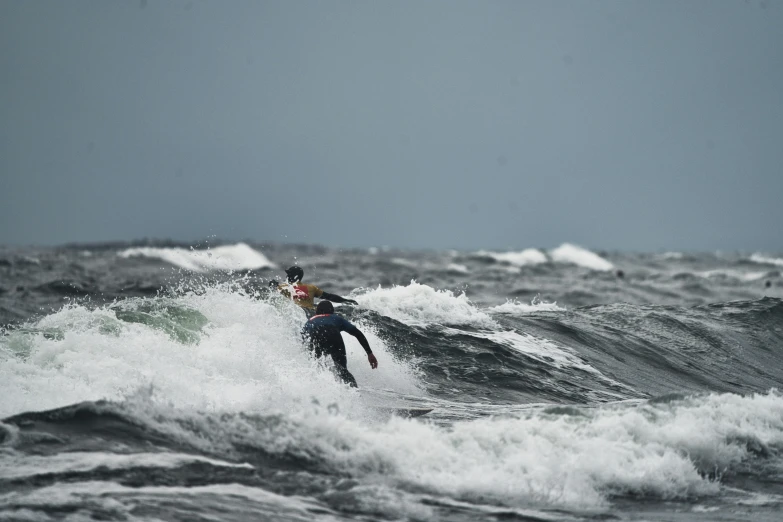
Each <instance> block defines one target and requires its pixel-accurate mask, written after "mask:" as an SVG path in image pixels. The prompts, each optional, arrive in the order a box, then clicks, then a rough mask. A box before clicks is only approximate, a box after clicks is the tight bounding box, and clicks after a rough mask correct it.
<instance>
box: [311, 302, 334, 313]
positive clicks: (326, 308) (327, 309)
mask: <svg viewBox="0 0 783 522" xmlns="http://www.w3.org/2000/svg"><path fill="white" fill-rule="evenodd" d="M315 313H316V314H317V315H326V314H333V313H334V305H333V304H332V303H331V301H321V302H320V303H318V306H316V307H315Z"/></svg>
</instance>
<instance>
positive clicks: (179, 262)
mask: <svg viewBox="0 0 783 522" xmlns="http://www.w3.org/2000/svg"><path fill="white" fill-rule="evenodd" d="M117 255H118V256H120V257H124V258H128V257H151V258H156V259H161V260H163V261H165V262H167V263H170V264H172V265H174V266H178V267H180V268H184V269H185V270H190V271H193V272H204V271H206V270H257V269H260V268H275V264H274V263H272V262H271V261H269V259H267V258H266V256H264V254H262V253H261V252H258V251H257V250H254V249H252V248H251V247H250V246H248V245H247V244H245V243H237V244H235V245H224V246H219V247H214V248H210V249H209V250H195V249H190V250H187V249H184V248H156V247H137V248H128V249H127V250H123V251H122V252H119V253H118V254H117Z"/></svg>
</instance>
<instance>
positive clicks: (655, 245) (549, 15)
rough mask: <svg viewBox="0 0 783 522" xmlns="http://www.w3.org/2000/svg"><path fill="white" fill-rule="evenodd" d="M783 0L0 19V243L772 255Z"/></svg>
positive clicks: (222, 10)
mask: <svg viewBox="0 0 783 522" xmlns="http://www.w3.org/2000/svg"><path fill="white" fill-rule="evenodd" d="M782 200H783V1H781V0H765V1H762V2H759V1H758V0H749V1H744V0H706V1H696V0H676V1H674V0H673V1H662V0H661V1H638V2H637V1H630V0H620V1H609V0H594V1H582V0H572V1H549V0H547V1H543V0H541V1H522V0H511V1H493V2H488V1H477V0H476V1H469V2H464V1H453V0H448V1H446V0H443V1H435V0H427V1H419V0H415V1H384V2H379V1H355V2H354V1H323V2H309V1H308V2H305V1H279V2H262V1H249V2H240V1H231V2H223V1H220V2H219V1H213V2H199V1H184V0H171V1H165V2H163V1H155V0H149V1H133V2H131V1H127V2H121V1H105V0H96V1H84V0H71V1H68V2H60V1H54V0H51V1H43V0H41V1H21V0H0V244H31V243H35V244H58V243H64V242H72V241H99V240H115V239H133V238H140V237H158V238H174V239H181V240H194V239H201V238H204V237H206V236H211V235H216V236H218V237H221V238H226V239H240V238H248V239H256V240H272V241H287V242H305V243H320V244H325V245H330V246H370V245H392V246H401V247H412V248H422V247H424V248H427V247H432V248H444V247H455V248H523V247H528V246H540V247H549V246H555V245H558V244H560V243H561V242H564V241H570V242H574V243H577V244H582V245H584V246H587V247H593V248H611V249H623V250H658V249H687V250H712V249H746V250H754V249H765V250H781V249H783V241H781V240H782V239H783V232H781V223H783V204H782Z"/></svg>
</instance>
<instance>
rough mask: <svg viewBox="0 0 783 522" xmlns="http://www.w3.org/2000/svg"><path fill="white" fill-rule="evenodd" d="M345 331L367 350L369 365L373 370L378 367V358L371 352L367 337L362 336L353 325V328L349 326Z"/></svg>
mask: <svg viewBox="0 0 783 522" xmlns="http://www.w3.org/2000/svg"><path fill="white" fill-rule="evenodd" d="M346 322H347V321H346ZM351 326H353V325H351ZM345 331H346V332H348V333H349V334H351V335H353V336H354V337H356V339H357V340H358V341H359V344H361V345H362V348H364V351H365V352H367V360H368V361H370V367H371V368H372V369H373V370H374V369H376V368H377V367H378V359H376V358H375V355H374V354H373V353H372V350H371V349H370V343H369V342H367V338H366V337H365V336H364V334H363V333H362V332H361V330H359V329H358V328H356V327H355V326H353V328H349V329H347V330H345Z"/></svg>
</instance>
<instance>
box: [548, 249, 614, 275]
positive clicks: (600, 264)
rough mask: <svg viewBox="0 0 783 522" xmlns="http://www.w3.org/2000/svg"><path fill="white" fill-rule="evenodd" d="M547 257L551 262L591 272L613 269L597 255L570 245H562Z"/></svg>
mask: <svg viewBox="0 0 783 522" xmlns="http://www.w3.org/2000/svg"><path fill="white" fill-rule="evenodd" d="M549 255H550V256H551V257H552V261H554V262H556V263H568V264H573V265H579V266H583V267H585V268H589V269H591V270H602V271H606V270H612V269H613V268H614V265H613V264H612V263H610V262H609V261H607V260H606V259H604V258H602V257H601V256H599V255H598V254H595V253H593V252H590V251H589V250H587V249H585V248H582V247H578V246H576V245H572V244H570V243H563V244H562V245H560V246H559V247H557V248H556V249H554V250H552V251H551V252H550V253H549Z"/></svg>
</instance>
